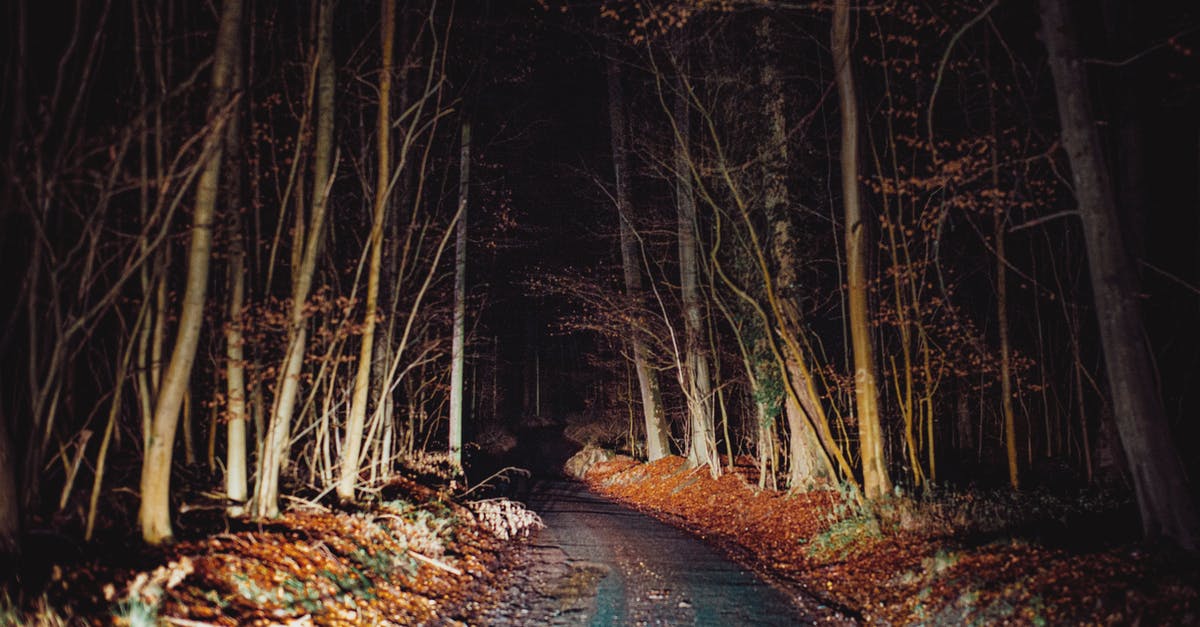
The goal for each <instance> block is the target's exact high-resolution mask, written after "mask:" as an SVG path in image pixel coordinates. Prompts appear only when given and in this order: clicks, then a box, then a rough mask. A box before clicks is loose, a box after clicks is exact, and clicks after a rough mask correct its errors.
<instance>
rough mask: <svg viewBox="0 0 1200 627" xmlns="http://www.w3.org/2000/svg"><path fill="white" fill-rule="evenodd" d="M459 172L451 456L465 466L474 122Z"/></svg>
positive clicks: (467, 128) (465, 133) (467, 129)
mask: <svg viewBox="0 0 1200 627" xmlns="http://www.w3.org/2000/svg"><path fill="white" fill-rule="evenodd" d="M459 163H460V165H459V173H458V213H459V215H458V224H457V225H455V228H456V229H457V232H456V233H455V236H456V237H455V242H454V336H453V338H452V340H451V348H450V359H451V363H450V456H451V457H452V458H453V459H454V463H456V464H459V465H462V444H463V442H462V440H463V437H462V436H463V366H464V365H465V362H466V300H467V192H468V191H469V189H470V186H469V183H470V179H469V174H470V166H471V124H470V123H469V122H463V125H462V146H461V154H460V162H459Z"/></svg>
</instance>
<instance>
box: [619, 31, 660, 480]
mask: <svg viewBox="0 0 1200 627" xmlns="http://www.w3.org/2000/svg"><path fill="white" fill-rule="evenodd" d="M608 115H609V123H610V126H611V128H610V132H611V133H612V152H613V172H614V175H615V177H616V186H617V197H616V201H617V214H618V220H619V221H620V234H621V266H622V268H623V270H624V278H625V294H626V296H627V297H628V298H629V299H630V300H631V301H633V302H640V301H641V297H642V272H641V264H640V263H638V259H639V258H640V255H639V249H638V242H637V238H635V237H634V233H633V224H632V223H630V221H629V218H630V215H629V212H630V201H629V180H628V176H629V172H628V169H629V148H628V144H627V138H626V133H627V131H628V129H627V128H626V125H625V100H624V96H623V94H622V90H621V69H620V66H619V65H618V61H617V59H616V57H615V52H614V51H613V50H610V51H609V59H608ZM629 343H630V346H631V347H632V349H633V362H634V369H635V370H636V371H637V377H638V388H639V390H640V391H641V396H642V416H643V418H644V421H645V426H646V457H647V459H649V460H650V461H654V460H656V459H661V458H663V457H666V456H667V455H669V454H670V453H671V448H670V433H669V432H668V430H667V424H666V418H665V417H664V416H663V409H662V392H661V390H660V388H659V385H658V375H657V373H655V371H654V368H653V367H652V366H651V365H650V358H649V352H648V351H647V349H646V344H645V342H643V341H642V339H641V338H640V337H638V336H637V335H636V334H633V337H631V338H630V340H629Z"/></svg>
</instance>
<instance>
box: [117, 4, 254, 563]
mask: <svg viewBox="0 0 1200 627" xmlns="http://www.w3.org/2000/svg"><path fill="white" fill-rule="evenodd" d="M241 22H242V3H241V0H225V3H224V4H223V5H222V6H221V24H220V28H219V30H218V31H217V48H216V53H215V57H214V62H213V76H212V100H211V102H210V104H209V109H208V119H209V120H210V122H212V121H217V120H218V119H219V118H220V117H222V116H224V115H227V113H228V111H227V110H226V105H227V103H228V100H229V93H230V90H229V85H230V78H231V77H232V74H233V64H234V63H235V62H236V60H237V47H238V38H239V29H240V26H241ZM217 127H218V128H215V129H214V130H213V132H212V133H210V134H209V137H208V139H207V140H206V142H205V144H206V145H205V155H206V159H207V160H206V162H205V164H204V169H203V171H202V172H201V174H200V180H199V182H198V183H197V186H196V208H195V212H194V213H193V214H192V234H191V240H190V241H189V242H188V258H187V282H186V284H185V285H186V287H185V288H184V293H183V309H182V311H181V312H180V316H179V333H178V335H177V336H176V339H175V348H174V349H173V350H172V351H171V361H170V362H169V363H168V364H167V368H166V371H165V372H164V373H163V380H162V386H161V387H160V389H159V393H158V401H157V402H156V403H155V406H154V420H153V424H152V425H151V427H150V446H149V448H148V449H147V450H146V456H145V459H143V460H142V481H141V488H142V503H141V508H140V510H139V512H138V520H139V522H140V524H141V529H142V538H143V539H144V540H145V541H146V542H147V543H148V544H152V545H157V544H162V543H164V542H168V541H170V540H171V537H172V532H171V453H172V448H173V445H174V443H175V429H176V427H177V426H178V423H179V409H180V406H181V405H182V404H183V400H184V396H185V395H186V394H187V391H188V379H189V378H190V377H191V374H192V363H193V361H194V360H195V357H196V346H197V344H198V343H199V341H200V326H201V324H202V323H203V322H204V301H205V297H206V294H207V291H208V268H209V261H210V259H209V258H210V254H211V252H212V228H213V224H212V223H213V214H214V213H215V211H214V210H215V208H216V204H217V194H218V186H219V183H220V178H221V150H222V143H223V139H224V137H223V134H222V132H221V128H220V124H218V125H217Z"/></svg>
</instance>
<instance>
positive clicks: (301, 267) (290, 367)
mask: <svg viewBox="0 0 1200 627" xmlns="http://www.w3.org/2000/svg"><path fill="white" fill-rule="evenodd" d="M316 56H317V59H316V61H317V63H316V73H317V76H316V92H317V129H316V131H317V132H316V146H315V150H314V154H313V194H312V198H313V206H312V213H311V215H310V216H309V220H308V224H307V227H306V228H304V229H303V230H302V232H303V237H301V233H300V232H298V233H296V236H297V238H298V239H297V241H296V242H294V250H296V251H299V255H293V265H292V278H293V283H292V295H291V305H290V308H289V311H288V337H287V345H286V349H285V352H284V357H283V363H282V366H281V368H280V377H279V383H278V388H277V391H276V393H275V402H274V406H273V408H272V412H271V417H270V420H269V424H268V426H267V437H266V442H265V443H264V444H263V453H262V455H261V456H260V457H259V460H258V483H257V484H256V485H255V489H254V513H255V515H256V516H258V517H260V518H270V517H274V516H276V515H278V514H279V473H280V471H281V470H282V466H283V463H284V459H285V457H286V456H287V452H288V445H289V443H290V439H291V422H292V413H293V411H294V410H295V407H296V397H297V395H298V394H299V388H300V372H301V369H302V368H303V366H304V354H305V351H306V347H307V344H308V329H307V321H306V318H305V312H304V308H305V304H306V303H307V302H308V297H309V293H310V291H311V289H312V281H313V274H314V272H315V271H316V267H317V253H318V252H319V250H320V248H321V239H322V237H323V230H324V224H325V213H326V210H327V209H328V205H329V192H330V189H331V188H332V187H333V177H334V172H333V163H332V162H333V116H334V110H333V91H334V71H335V68H334V63H333V1H332V0H320V7H319V10H318V12H317V55H316ZM299 209H300V208H299V207H298V208H297V223H298V224H299V225H301V226H304V223H303V217H302V215H301V212H300V210H299Z"/></svg>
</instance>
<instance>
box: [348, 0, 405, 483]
mask: <svg viewBox="0 0 1200 627" xmlns="http://www.w3.org/2000/svg"><path fill="white" fill-rule="evenodd" d="M380 7H381V8H380V11H381V15H380V20H381V22H382V24H381V28H380V50H381V52H382V54H383V64H382V67H381V68H380V71H379V115H378V119H377V122H376V127H375V133H376V135H377V137H376V141H377V142H378V143H379V144H378V148H379V154H378V163H376V164H375V167H376V170H375V205H374V211H373V212H372V217H371V236H370V237H369V238H368V240H367V245H368V246H370V248H371V261H370V266H369V268H368V270H367V302H366V306H365V307H364V313H363V316H364V318H365V320H364V321H363V333H362V339H361V343H360V344H359V352H358V370H357V371H356V372H355V376H354V392H353V397H352V398H351V401H350V415H349V416H348V417H347V418H346V440H345V444H344V446H345V448H344V449H343V450H342V464H341V468H340V474H339V476H338V486H337V494H338V498H339V499H340V500H341V501H342V502H343V503H347V502H351V501H353V500H354V488H355V485H356V484H357V483H358V469H359V465H360V463H361V460H360V459H359V458H360V457H361V456H362V449H363V427H364V425H365V424H366V417H367V401H368V399H369V398H370V391H371V367H372V351H373V350H374V347H375V322H376V315H375V314H376V311H377V310H378V309H379V275H380V272H381V267H382V265H383V227H384V222H385V221H386V216H387V213H386V212H387V207H388V195H389V194H388V182H389V180H390V178H391V172H392V160H391V154H390V152H389V151H390V148H391V143H390V138H391V123H392V111H391V97H392V47H393V40H394V33H395V31H396V18H395V15H393V12H394V10H395V3H393V2H389V1H388V0H384V2H382V3H380Z"/></svg>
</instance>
